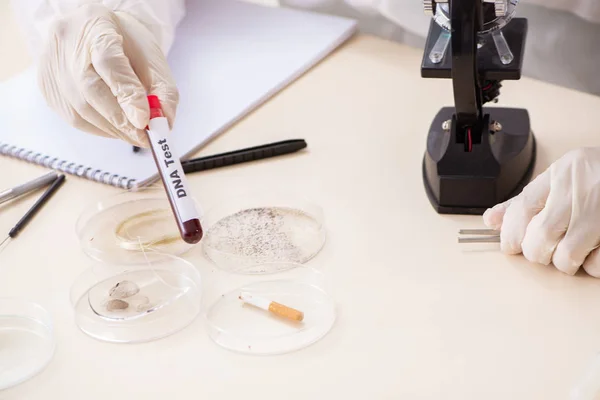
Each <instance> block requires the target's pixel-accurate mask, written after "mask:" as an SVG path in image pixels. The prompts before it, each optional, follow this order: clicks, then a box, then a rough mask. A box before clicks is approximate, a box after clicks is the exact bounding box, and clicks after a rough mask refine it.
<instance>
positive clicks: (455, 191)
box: [423, 107, 536, 215]
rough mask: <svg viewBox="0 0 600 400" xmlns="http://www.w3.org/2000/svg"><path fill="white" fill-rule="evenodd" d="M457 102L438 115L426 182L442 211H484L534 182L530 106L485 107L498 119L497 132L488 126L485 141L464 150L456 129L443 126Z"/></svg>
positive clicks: (426, 160)
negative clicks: (448, 129)
mask: <svg viewBox="0 0 600 400" xmlns="http://www.w3.org/2000/svg"><path fill="white" fill-rule="evenodd" d="M454 113H455V110H454V108H453V107H445V108H442V109H441V110H440V112H439V113H438V114H437V115H436V117H435V119H434V120H433V123H432V124H431V128H430V130H429V135H428V137H427V150H426V152H425V157H424V158H423V182H424V185H425V190H426V192H427V196H428V197H429V201H430V202H431V204H432V206H433V207H434V209H435V210H436V211H437V212H438V213H439V214H467V215H481V214H483V212H484V211H485V210H486V209H488V208H490V207H493V206H494V205H496V204H498V203H501V202H503V201H506V200H508V199H509V198H511V197H514V196H516V195H517V194H519V193H520V192H521V191H522V190H523V188H524V187H525V186H526V185H527V183H529V180H530V179H531V176H532V174H533V169H534V166H535V159H536V144H535V138H534V136H533V133H532V132H531V129H530V123H529V114H528V112H527V110H524V109H517V108H497V107H489V108H486V107H484V109H483V113H484V114H485V115H486V117H487V118H488V119H487V120H488V121H490V122H491V121H498V122H499V123H500V124H501V125H502V128H501V129H500V130H499V131H498V132H488V131H486V132H484V134H483V135H482V137H481V142H480V143H474V144H473V145H472V151H470V152H467V151H465V144H464V143H459V141H457V138H456V137H455V132H454V130H451V131H449V132H447V131H444V129H442V125H443V123H444V121H448V120H452V117H453V115H454Z"/></svg>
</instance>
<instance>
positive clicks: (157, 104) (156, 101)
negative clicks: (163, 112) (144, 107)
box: [148, 94, 160, 109]
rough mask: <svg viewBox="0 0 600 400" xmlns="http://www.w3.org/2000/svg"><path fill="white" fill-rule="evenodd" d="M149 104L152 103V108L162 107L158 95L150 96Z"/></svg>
mask: <svg viewBox="0 0 600 400" xmlns="http://www.w3.org/2000/svg"><path fill="white" fill-rule="evenodd" d="M148 104H149V105H150V108H158V109H160V100H159V99H158V96H156V95H153V94H151V95H149V96H148Z"/></svg>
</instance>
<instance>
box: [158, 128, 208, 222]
mask: <svg viewBox="0 0 600 400" xmlns="http://www.w3.org/2000/svg"><path fill="white" fill-rule="evenodd" d="M169 133H170V132H169V122H168V121H167V119H166V118H164V117H159V118H152V119H151V120H150V122H149V123H148V136H149V138H150V145H151V146H152V149H153V151H154V154H156V159H157V161H158V162H157V164H158V168H160V170H161V175H162V176H163V177H164V178H163V179H164V180H165V185H166V187H167V191H168V192H169V193H168V195H169V197H170V198H171V201H172V202H173V205H174V206H175V209H176V210H177V214H178V215H179V218H180V219H181V221H183V222H185V221H189V220H190V219H196V218H198V219H199V218H200V215H199V214H198V211H197V210H196V204H195V203H194V200H193V199H192V196H191V193H190V191H189V186H188V183H187V180H186V178H185V174H184V173H183V167H182V166H181V161H180V160H179V155H177V154H176V153H175V152H174V149H173V146H172V145H171V144H170V142H169Z"/></svg>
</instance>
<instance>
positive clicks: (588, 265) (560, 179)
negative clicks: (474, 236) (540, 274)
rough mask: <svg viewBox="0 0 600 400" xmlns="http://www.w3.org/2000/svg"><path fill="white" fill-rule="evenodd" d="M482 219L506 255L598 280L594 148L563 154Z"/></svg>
mask: <svg viewBox="0 0 600 400" xmlns="http://www.w3.org/2000/svg"><path fill="white" fill-rule="evenodd" d="M483 220H484V222H485V224H486V225H487V226H488V227H489V228H493V229H500V230H501V234H500V236H501V248H502V251H503V252H505V253H507V254H518V253H523V255H524V256H525V258H527V259H528V260H529V261H532V262H535V263H540V264H544V265H549V264H550V263H553V264H554V266H555V267H556V268H558V269H559V270H561V271H563V272H565V273H567V274H569V275H573V274H575V273H576V272H577V270H578V269H579V267H581V266H583V268H584V269H585V271H586V272H587V273H588V274H590V275H592V276H594V277H600V253H599V250H598V247H599V246H600V147H592V148H583V149H579V150H575V151H571V152H569V153H567V154H566V155H564V156H563V157H562V158H560V159H559V160H558V161H556V162H554V163H553V164H552V165H551V166H550V167H549V168H548V169H547V170H546V171H544V172H543V173H542V174H540V175H539V176H538V177H536V178H535V179H534V180H533V181H532V182H531V183H529V185H527V186H526V187H525V189H524V190H523V191H522V192H521V194H519V195H518V196H516V197H515V198H513V199H511V200H509V201H507V202H505V203H502V204H498V205H496V206H495V207H493V208H492V209H489V210H487V211H486V212H485V214H484V215H483Z"/></svg>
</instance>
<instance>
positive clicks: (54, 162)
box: [0, 142, 135, 189]
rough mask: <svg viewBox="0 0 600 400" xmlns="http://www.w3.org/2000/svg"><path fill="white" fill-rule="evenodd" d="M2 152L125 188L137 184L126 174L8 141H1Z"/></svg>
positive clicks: (2, 153)
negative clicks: (72, 160) (50, 154)
mask: <svg viewBox="0 0 600 400" xmlns="http://www.w3.org/2000/svg"><path fill="white" fill-rule="evenodd" d="M0 154H1V155H4V156H8V157H13V158H17V159H20V160H24V161H27V162H29V163H32V164H37V165H41V166H44V167H46V168H51V169H54V170H57V171H61V172H64V173H66V174H70V175H76V176H79V177H83V178H85V179H88V180H93V181H96V182H101V183H105V184H107V185H112V186H116V187H119V188H123V189H131V188H132V187H133V186H134V184H135V179H129V178H127V177H126V176H120V175H117V174H111V173H110V172H108V171H102V170H100V169H94V168H91V167H87V166H85V165H81V164H76V163H69V162H68V161H66V160H60V159H58V158H56V157H50V156H47V155H44V154H42V153H35V152H33V151H31V150H27V149H24V148H20V147H17V146H14V145H13V146H11V145H9V144H7V143H2V142H0Z"/></svg>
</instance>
